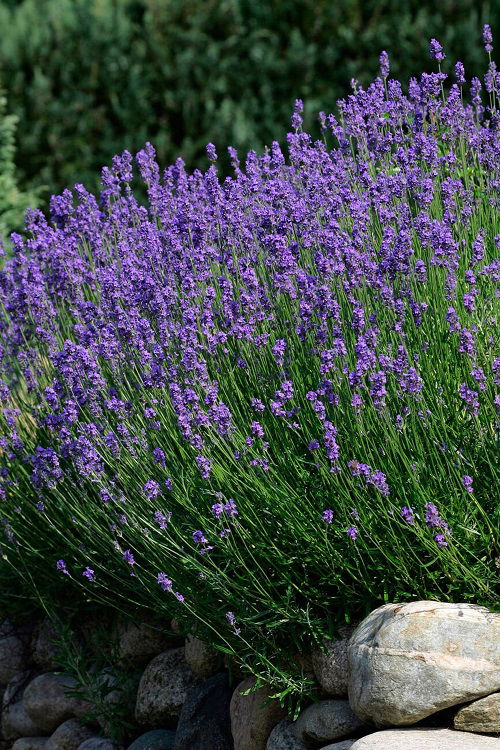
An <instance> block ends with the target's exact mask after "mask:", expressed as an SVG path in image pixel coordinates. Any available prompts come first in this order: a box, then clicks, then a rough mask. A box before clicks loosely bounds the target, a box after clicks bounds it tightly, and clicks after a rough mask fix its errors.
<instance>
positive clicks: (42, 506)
mask: <svg viewBox="0 0 500 750" xmlns="http://www.w3.org/2000/svg"><path fill="white" fill-rule="evenodd" d="M35 508H36V509H37V510H38V511H40V513H45V503H43V501H42V500H39V501H38V502H37V503H35Z"/></svg>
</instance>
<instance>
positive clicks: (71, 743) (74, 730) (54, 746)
mask: <svg viewBox="0 0 500 750" xmlns="http://www.w3.org/2000/svg"><path fill="white" fill-rule="evenodd" d="M93 736H94V732H93V731H92V730H91V729H89V728H88V727H86V726H85V725H84V724H82V723H81V722H80V721H78V720H77V719H68V720H67V721H65V722H63V723H62V724H61V725H60V726H58V727H57V729H56V730H55V732H53V734H51V736H50V737H49V739H48V742H47V744H46V745H45V749H44V750H78V748H79V747H80V745H81V744H82V743H83V742H85V740H88V739H90V737H93Z"/></svg>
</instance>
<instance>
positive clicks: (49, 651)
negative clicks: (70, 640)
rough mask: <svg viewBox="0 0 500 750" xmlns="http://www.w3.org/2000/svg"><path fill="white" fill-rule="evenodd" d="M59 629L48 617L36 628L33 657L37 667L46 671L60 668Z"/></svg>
mask: <svg viewBox="0 0 500 750" xmlns="http://www.w3.org/2000/svg"><path fill="white" fill-rule="evenodd" d="M57 638H58V635H57V631H56V629H55V628H54V626H53V625H52V623H51V621H50V620H49V619H48V618H45V619H44V620H42V621H41V623H40V624H39V626H38V628H37V629H36V630H35V633H34V635H33V642H32V646H31V648H32V658H33V661H34V662H35V664H36V665H37V667H40V669H43V670H44V671H46V672H52V671H53V670H55V669H58V668H59V666H60V665H59V662H58V661H57V656H58V653H59V651H58V647H57V644H56V641H57Z"/></svg>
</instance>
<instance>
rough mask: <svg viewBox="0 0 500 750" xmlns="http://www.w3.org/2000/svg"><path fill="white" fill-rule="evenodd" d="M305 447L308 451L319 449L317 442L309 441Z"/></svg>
mask: <svg viewBox="0 0 500 750" xmlns="http://www.w3.org/2000/svg"><path fill="white" fill-rule="evenodd" d="M307 447H308V448H309V450H310V451H317V450H318V448H319V443H318V441H317V440H311V441H310V443H309V445H308V446H307Z"/></svg>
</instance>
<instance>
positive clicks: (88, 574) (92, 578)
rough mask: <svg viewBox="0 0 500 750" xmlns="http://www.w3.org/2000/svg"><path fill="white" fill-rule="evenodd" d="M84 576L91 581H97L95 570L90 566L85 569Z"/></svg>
mask: <svg viewBox="0 0 500 750" xmlns="http://www.w3.org/2000/svg"><path fill="white" fill-rule="evenodd" d="M82 576H84V578H88V580H89V581H95V574H94V571H93V570H92V568H89V567H88V566H87V567H86V568H85V570H84V571H83V573H82Z"/></svg>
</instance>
